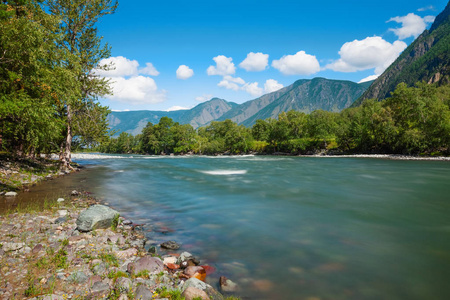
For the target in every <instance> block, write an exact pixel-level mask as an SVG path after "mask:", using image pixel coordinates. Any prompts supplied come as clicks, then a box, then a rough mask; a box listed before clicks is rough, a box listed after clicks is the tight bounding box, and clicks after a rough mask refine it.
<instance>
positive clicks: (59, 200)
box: [56, 198, 65, 202]
mask: <svg viewBox="0 0 450 300" xmlns="http://www.w3.org/2000/svg"><path fill="white" fill-rule="evenodd" d="M64 201H65V200H64V198H58V200H56V202H64Z"/></svg>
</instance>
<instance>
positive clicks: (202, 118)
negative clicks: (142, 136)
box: [107, 98, 238, 135]
mask: <svg viewBox="0 0 450 300" xmlns="http://www.w3.org/2000/svg"><path fill="white" fill-rule="evenodd" d="M237 105H238V104H236V103H234V102H228V101H225V100H223V99H219V98H213V99H211V100H209V101H206V102H203V103H200V104H199V105H197V106H196V107H194V108H192V109H189V110H177V111H150V110H137V111H121V112H117V111H113V112H111V113H110V114H109V115H108V118H107V121H108V123H109V126H110V129H111V130H114V131H116V132H117V133H120V132H127V133H131V134H132V135H136V134H139V133H141V131H142V129H143V128H144V127H145V125H147V123H148V122H152V123H153V124H157V123H158V122H159V119H161V118H162V117H165V116H166V117H169V118H172V119H173V120H174V121H175V122H179V123H180V124H191V125H192V126H193V127H194V128H198V127H201V126H204V125H206V124H208V123H210V122H211V121H213V120H216V119H218V118H220V117H221V116H222V115H223V114H224V113H226V112H227V111H229V110H230V109H232V108H234V107H236V106H237Z"/></svg>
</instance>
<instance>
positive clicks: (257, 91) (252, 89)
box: [242, 82, 263, 97]
mask: <svg viewBox="0 0 450 300" xmlns="http://www.w3.org/2000/svg"><path fill="white" fill-rule="evenodd" d="M242 90H244V91H246V92H247V93H249V94H250V95H252V96H254V97H258V96H261V95H262V94H263V89H262V88H260V87H259V86H258V83H257V82H252V83H246V84H244V86H243V87H242Z"/></svg>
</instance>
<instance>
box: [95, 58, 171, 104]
mask: <svg viewBox="0 0 450 300" xmlns="http://www.w3.org/2000/svg"><path fill="white" fill-rule="evenodd" d="M99 65H101V66H102V65H107V66H110V67H111V70H109V71H105V70H100V69H94V70H92V72H93V73H94V74H96V75H99V76H101V77H104V78H106V79H108V80H109V83H110V86H111V89H112V92H113V95H107V96H105V98H107V99H110V100H114V101H119V102H124V103H127V104H130V105H142V104H153V103H159V102H163V101H165V100H166V91H161V90H158V86H157V85H156V82H155V80H153V79H152V78H150V77H148V75H150V76H158V75H159V72H158V70H156V68H155V67H154V66H153V64H152V63H146V64H145V67H143V68H139V63H138V62H137V61H136V60H131V59H128V58H126V57H123V56H116V57H110V58H106V59H102V60H101V61H100V63H99Z"/></svg>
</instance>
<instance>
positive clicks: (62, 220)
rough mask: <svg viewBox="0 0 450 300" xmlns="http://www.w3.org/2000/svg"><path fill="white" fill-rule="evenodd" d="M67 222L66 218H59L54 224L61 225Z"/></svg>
mask: <svg viewBox="0 0 450 300" xmlns="http://www.w3.org/2000/svg"><path fill="white" fill-rule="evenodd" d="M65 222H67V218H66V217H59V218H57V219H56V220H55V222H54V223H55V224H61V223H65Z"/></svg>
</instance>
